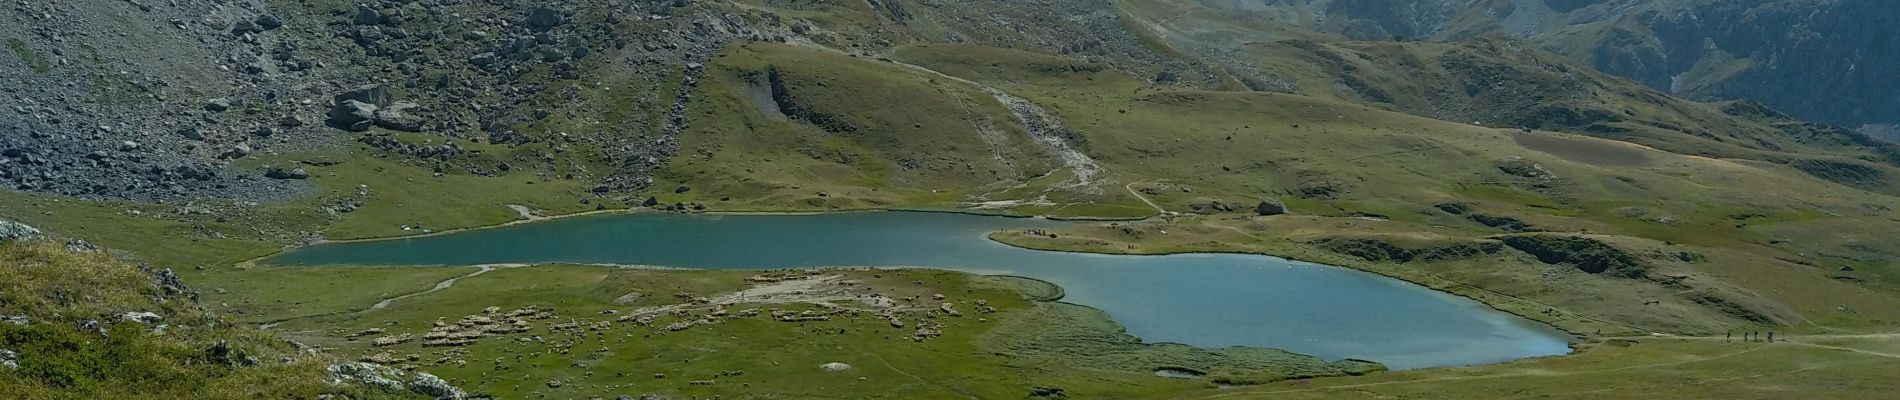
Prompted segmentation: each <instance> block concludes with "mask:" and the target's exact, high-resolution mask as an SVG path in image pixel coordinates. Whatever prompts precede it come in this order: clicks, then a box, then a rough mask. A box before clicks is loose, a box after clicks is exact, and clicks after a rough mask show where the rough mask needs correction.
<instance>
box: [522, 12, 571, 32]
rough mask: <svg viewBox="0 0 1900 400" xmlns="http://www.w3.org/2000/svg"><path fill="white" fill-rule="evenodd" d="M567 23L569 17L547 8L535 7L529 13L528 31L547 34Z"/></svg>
mask: <svg viewBox="0 0 1900 400" xmlns="http://www.w3.org/2000/svg"><path fill="white" fill-rule="evenodd" d="M563 22H567V15H564V14H563V13H562V12H560V11H556V10H555V9H552V8H547V7H535V8H534V9H533V10H529V11H528V29H533V30H534V31H536V32H545V31H547V30H549V29H554V27H556V26H560V25H561V23H563Z"/></svg>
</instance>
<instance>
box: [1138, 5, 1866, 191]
mask: <svg viewBox="0 0 1900 400" xmlns="http://www.w3.org/2000/svg"><path fill="white" fill-rule="evenodd" d="M1190 3H1192V2H1159V3H1145V4H1142V5H1140V6H1130V7H1129V8H1128V9H1129V10H1130V12H1131V14H1132V16H1133V18H1136V19H1139V20H1142V21H1147V25H1151V26H1152V29H1153V30H1154V31H1156V32H1160V34H1161V35H1160V36H1161V37H1162V38H1164V41H1165V42H1167V43H1168V44H1169V45H1170V46H1171V47H1172V48H1175V49H1179V50H1182V51H1183V52H1185V53H1187V54H1192V55H1193V57H1196V58H1201V59H1208V60H1220V61H1219V63H1220V64H1222V65H1243V66H1246V67H1247V68H1244V69H1235V70H1234V71H1235V74H1236V75H1238V76H1243V77H1249V76H1250V77H1251V79H1259V80H1266V81H1277V82H1282V84H1281V85H1279V86H1278V87H1272V88H1266V89H1264V90H1274V91H1286V92H1292V93H1298V94H1305V95H1311V96H1320V97H1329V98H1336V99H1342V100H1350V101H1356V102H1364V103H1371V104H1378V105H1381V106H1383V107H1387V108H1389V109H1393V110H1398V111H1404V112H1407V113H1412V114H1416V115H1422V116H1427V117H1432V118H1438V119H1446V120H1453V121H1461V122H1469V123H1474V124H1480V125H1488V126H1503V127H1523V128H1536V129H1553V130H1562V131H1567V132H1575V133H1583V134H1590V135H1594V136H1598V137H1605V138H1613V139H1619V140H1626V141H1631V142H1635V143H1641V144H1644V145H1648V146H1653V147H1657V148H1661V149H1664V150H1668V151H1672V152H1676V153H1682V154H1695V155H1704V156H1710V157H1722V158H1747V159H1754V160H1761V161H1768V162H1774V163H1782V164H1788V165H1790V166H1794V167H1796V168H1799V169H1802V170H1806V171H1810V172H1812V173H1814V174H1815V175H1816V176H1818V177H1822V178H1823V179H1830V180H1835V181H1837V182H1842V183H1845V184H1849V185H1854V186H1857V187H1860V188H1863V189H1867V190H1871V191H1882V192H1886V193H1894V192H1893V190H1895V189H1894V184H1893V182H1892V181H1889V180H1887V178H1884V177H1887V176H1893V174H1894V173H1895V172H1900V170H1896V169H1894V168H1895V167H1896V166H1900V147H1895V146H1893V145H1889V144H1885V143H1881V142H1880V141H1879V140H1876V139H1874V138H1872V137H1870V136H1867V135H1864V134H1861V133H1857V132H1852V131H1847V130H1843V129H1840V128H1835V127H1832V126H1828V125H1820V124H1811V123H1803V122H1801V121H1798V120H1795V119H1793V118H1791V117H1789V116H1787V115H1784V114H1781V113H1779V112H1776V111H1774V110H1772V109H1770V108H1769V107H1767V106H1763V105H1761V104H1760V103H1755V102H1748V101H1742V102H1719V103H1699V102H1694V101H1688V100H1683V99H1680V98H1675V97H1671V96H1669V95H1666V94H1664V93H1662V92H1659V91H1657V90H1655V89H1651V88H1648V87H1644V86H1643V85H1641V84H1638V83H1636V82H1632V81H1629V80H1625V79H1622V78H1618V77H1614V76H1611V75H1606V74H1604V73H1601V72H1597V71H1595V70H1592V69H1591V68H1588V67H1584V66H1580V65H1577V63H1575V62H1572V61H1569V60H1566V59H1565V58H1564V57H1560V56H1558V55H1556V54H1553V53H1550V52H1546V51H1543V50H1541V49H1539V48H1537V46H1535V45H1533V43H1532V42H1530V41H1526V40H1517V39H1510V38H1506V37H1503V36H1500V35H1497V34H1478V35H1471V36H1469V37H1466V38H1463V39H1458V40H1456V41H1450V42H1442V43H1440V42H1412V41H1401V42H1359V41H1350V40H1346V39H1344V38H1340V37H1336V36H1323V35H1321V36H1314V35H1313V34H1311V33H1307V34H1278V33H1275V34H1263V33H1260V32H1254V33H1252V34H1236V33H1235V32H1244V31H1241V29H1244V27H1245V26H1247V25H1248V24H1258V22H1255V21H1260V20H1271V19H1272V18H1275V16H1278V15H1282V14H1283V13H1284V11H1283V10H1278V9H1275V8H1272V7H1265V8H1262V7H1257V6H1248V7H1235V8H1225V7H1231V6H1232V5H1231V4H1226V3H1211V4H1216V5H1215V6H1207V5H1203V4H1199V3H1192V4H1190ZM1340 4H1343V3H1335V4H1332V6H1339V5H1340ZM1420 4H1425V3H1420ZM1163 21H1165V22H1163ZM1446 23H1449V22H1446ZM1208 27H1218V29H1210V28H1208ZM1235 49H1240V50H1238V51H1236V50H1235ZM1256 72H1257V73H1256ZM1249 86H1253V85H1249Z"/></svg>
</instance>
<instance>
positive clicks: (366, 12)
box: [351, 4, 383, 25]
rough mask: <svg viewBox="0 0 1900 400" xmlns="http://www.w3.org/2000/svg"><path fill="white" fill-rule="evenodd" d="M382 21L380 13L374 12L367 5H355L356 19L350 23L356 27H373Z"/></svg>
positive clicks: (374, 10)
mask: <svg viewBox="0 0 1900 400" xmlns="http://www.w3.org/2000/svg"><path fill="white" fill-rule="evenodd" d="M382 21H383V15H382V13H378V12H376V9H375V8H371V7H370V6H369V5H368V4H358V5H356V18H355V19H354V20H352V21H351V22H353V23H355V24H357V25H375V24H377V23H380V22H382Z"/></svg>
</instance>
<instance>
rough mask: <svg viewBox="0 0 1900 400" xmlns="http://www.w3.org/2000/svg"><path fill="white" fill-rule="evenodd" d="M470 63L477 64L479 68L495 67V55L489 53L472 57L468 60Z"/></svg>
mask: <svg viewBox="0 0 1900 400" xmlns="http://www.w3.org/2000/svg"><path fill="white" fill-rule="evenodd" d="M468 63H469V64H475V66H477V67H486V66H490V65H495V53H494V52H487V53H482V54H476V55H474V56H470V57H469V58H468Z"/></svg>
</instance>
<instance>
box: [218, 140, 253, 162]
mask: <svg viewBox="0 0 1900 400" xmlns="http://www.w3.org/2000/svg"><path fill="white" fill-rule="evenodd" d="M248 155H251V145H250V144H247V143H238V144H234V145H231V148H230V149H227V150H225V151H224V153H223V154H219V155H218V157H222V158H244V156H248Z"/></svg>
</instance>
